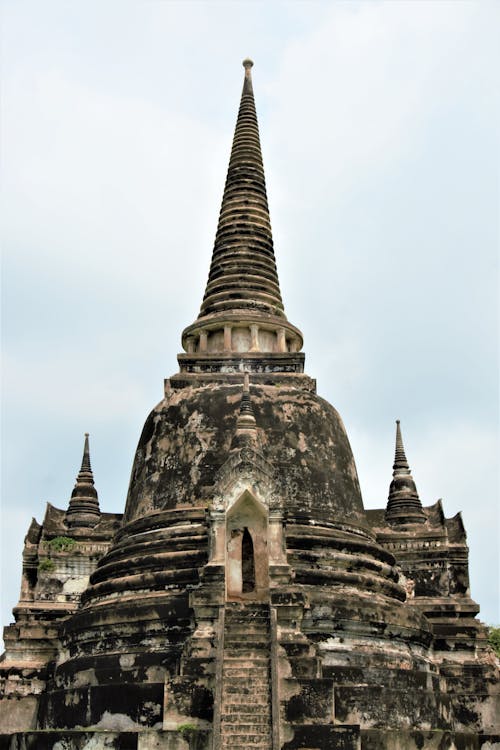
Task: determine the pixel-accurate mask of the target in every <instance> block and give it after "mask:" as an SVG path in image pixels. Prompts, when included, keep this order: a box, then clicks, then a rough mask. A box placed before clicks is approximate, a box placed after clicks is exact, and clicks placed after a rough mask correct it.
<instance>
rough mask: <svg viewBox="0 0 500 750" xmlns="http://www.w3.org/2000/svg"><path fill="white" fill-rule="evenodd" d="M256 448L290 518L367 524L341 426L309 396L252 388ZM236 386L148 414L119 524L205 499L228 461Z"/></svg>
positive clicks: (190, 393) (197, 391) (186, 397)
mask: <svg viewBox="0 0 500 750" xmlns="http://www.w3.org/2000/svg"><path fill="white" fill-rule="evenodd" d="M250 395H251V399H252V406H253V409H254V413H255V419H256V422H257V429H258V443H259V449H260V450H261V451H262V453H263V455H264V457H265V458H266V459H267V460H268V461H269V462H270V463H271V464H272V465H273V467H274V468H275V471H276V474H277V477H278V480H279V481H280V483H281V486H282V491H283V495H284V498H285V503H286V507H287V511H288V516H289V517H290V518H307V519H308V521H310V520H314V519H316V520H324V521H328V522H330V523H336V524H342V523H349V524H352V525H357V526H360V527H365V525H366V523H365V518H364V511H363V504H362V500H361V493H360V489H359V482H358V477H357V473H356V467H355V464H354V459H353V456H352V452H351V448H350V445H349V441H348V439H347V435H346V432H345V429H344V425H343V424H342V421H341V419H340V417H339V415H338V413H337V412H336V410H335V409H334V408H333V407H332V406H330V404H328V403H327V402H326V401H324V400H323V399H321V398H319V397H318V396H316V395H315V394H314V393H311V392H308V391H305V390H304V391H302V390H299V389H296V388H290V387H288V386H287V385H286V384H284V385H283V387H278V386H260V385H259V386H251V388H250ZM240 397H241V387H240V386H231V385H227V386H215V385H213V384H212V385H210V384H209V385H206V386H205V387H202V388H191V387H186V388H183V389H180V390H176V391H172V392H171V393H170V394H169V396H168V397H167V398H166V399H165V400H163V401H162V402H161V403H160V404H159V405H158V406H157V407H156V408H155V409H154V410H153V411H152V412H151V414H150V415H149V417H148V419H147V421H146V424H145V426H144V430H143V433H142V435H141V439H140V441H139V445H138V448H137V453H136V457H135V461H134V467H133V470H132V477H131V483H130V489H129V494H128V498H127V505H126V510H125V518H124V520H125V522H128V521H131V520H133V519H135V518H138V517H140V516H144V515H148V514H149V513H151V512H154V511H157V510H164V509H169V508H174V507H176V506H177V507H179V506H186V507H189V506H191V507H192V506H193V505H194V504H195V503H196V504H199V503H200V501H201V502H203V500H204V499H205V500H206V501H208V499H209V498H210V488H211V487H213V485H214V483H215V481H216V477H217V472H218V470H219V469H220V467H221V466H222V464H223V463H224V461H225V460H226V458H227V454H228V451H229V448H230V445H231V439H232V437H233V434H234V430H235V425H236V419H237V416H238V407H239V401H240Z"/></svg>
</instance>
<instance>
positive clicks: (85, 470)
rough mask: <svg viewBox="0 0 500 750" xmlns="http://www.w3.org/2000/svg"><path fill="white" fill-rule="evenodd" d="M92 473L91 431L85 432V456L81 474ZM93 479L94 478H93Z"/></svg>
mask: <svg viewBox="0 0 500 750" xmlns="http://www.w3.org/2000/svg"><path fill="white" fill-rule="evenodd" d="M82 473H85V474H92V466H91V465H90V449H89V433H88V432H86V433H85V443H84V446H83V458H82V466H81V469H80V474H82ZM92 479H93V478H92Z"/></svg>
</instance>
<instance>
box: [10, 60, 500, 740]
mask: <svg viewBox="0 0 500 750" xmlns="http://www.w3.org/2000/svg"><path fill="white" fill-rule="evenodd" d="M252 65H253V63H252V62H251V61H250V60H245V61H244V62H243V66H244V69H245V76H244V83H243V92H242V96H241V104H240V108H239V112H238V117H237V122H236V129H235V133H234V140H233V146H232V151H231V157H230V161H229V168H228V173H227V180H226V184H225V188H224V195H223V199H222V207H221V211H220V216H219V223H218V227H217V233H216V238H215V244H214V249H213V254H212V262H211V266H210V272H209V277H208V283H207V286H206V290H205V295H204V298H203V301H202V305H201V310H200V313H199V315H198V317H197V319H196V320H195V321H194V322H193V323H192V324H191V325H189V326H188V327H187V328H186V329H185V330H184V332H183V333H182V346H183V349H184V352H183V353H182V354H180V355H179V357H178V362H179V372H178V373H177V374H175V375H174V376H172V377H170V378H169V379H167V380H166V381H165V386H164V397H163V398H162V400H161V401H160V403H159V404H158V405H157V406H156V407H155V408H154V409H153V410H152V412H151V413H150V414H149V416H148V417H147V419H146V422H145V425H144V428H143V431H142V434H141V437H140V439H139V444H138V447H137V452H136V455H135V459H134V464H133V468H132V475H131V479H130V487H129V492H128V497H127V501H126V506H125V510H124V513H123V515H121V514H120V515H117V514H109V513H108V514H106V513H103V512H102V511H101V509H100V506H99V502H98V497H97V491H96V489H95V486H94V477H93V473H92V469H91V464H90V453H89V442H88V436H87V437H86V440H85V446H84V456H83V462H82V467H81V470H80V472H79V474H78V477H77V482H76V485H75V489H74V490H73V493H72V496H71V499H70V501H69V505H68V508H67V510H60V509H57V508H55V507H53V506H51V505H49V506H48V507H47V511H46V515H45V518H44V521H43V524H41V525H40V524H38V523H37V522H36V521H33V523H32V524H31V526H30V529H29V530H28V534H27V536H26V540H25V547H24V552H23V579H22V585H21V596H20V601H19V604H18V605H17V607H16V608H15V609H14V615H15V623H14V624H12V625H10V626H8V627H7V628H6V629H5V642H6V652H5V654H4V655H3V657H2V661H1V662H0V680H1V691H2V692H1V701H0V710H1V717H2V718H1V723H0V731H1V732H3V734H2V739H1V742H2V744H1V747H5V748H9V750H20V749H21V748H22V749H23V750H27V749H28V748H36V749H37V750H45V748H47V750H49V749H50V750H77V749H78V750H99V749H100V748H116V749H117V750H118V748H120V749H121V750H124V749H125V748H126V749H127V750H128V749H130V750H150V749H151V750H152V748H163V749H165V750H166V749H167V748H168V750H181V749H184V748H191V749H192V750H195V748H196V750H248V749H249V748H256V749H258V750H299V749H300V748H301V749H302V750H327V749H328V750H332V749H338V750H417V748H418V749H419V750H420V749H421V748H435V749H436V750H437V749H438V748H439V750H444V749H445V748H446V749H452V748H456V750H459V749H460V750H469V749H470V750H473V749H474V750H476V749H477V750H479V749H480V748H482V749H483V750H491V748H495V747H497V748H500V726H499V717H500V703H499V679H498V664H497V662H496V659H495V657H494V655H493V653H492V652H491V650H490V649H489V647H488V645H487V636H486V629H485V627H484V626H483V625H482V624H481V623H480V621H479V620H478V619H477V614H478V612H479V607H478V605H477V604H476V603H475V602H474V601H473V600H472V599H471V597H470V591H469V578H468V549H467V543H466V535H465V530H464V527H463V523H462V520H461V517H460V515H457V516H455V517H454V518H446V517H445V514H444V511H443V507H442V504H441V502H440V501H439V502H437V503H436V504H434V505H431V506H429V507H424V506H423V505H422V503H421V501H420V498H419V494H418V491H417V487H416V483H415V481H414V479H413V477H412V474H411V472H410V468H409V464H408V460H407V458H406V454H405V449H404V446H403V439H402V433H401V427H400V424H399V422H398V424H397V430H396V453H395V460H394V467H393V470H394V473H393V479H392V482H391V483H390V489H389V498H388V503H387V506H386V507H385V508H381V509H380V510H365V509H364V506H363V502H362V498H361V492H360V488H359V483H358V477H357V473H356V466H355V463H354V459H353V455H352V452H351V448H350V445H349V441H348V438H347V434H346V431H345V428H344V425H343V423H342V420H341V418H340V416H339V415H338V413H337V412H336V410H335V409H334V408H333V407H332V406H331V405H330V404H329V403H327V402H326V401H325V400H324V399H322V398H321V397H320V396H318V395H317V393H316V383H315V381H314V380H313V379H312V378H310V377H309V376H308V375H306V374H305V373H304V354H303V352H302V347H303V337H302V334H301V332H300V330H299V329H298V328H297V327H296V326H295V325H292V324H291V323H290V322H289V321H288V319H287V317H286V315H285V311H284V306H283V301H282V296H281V292H280V286H279V280H278V274H277V270H276V261H275V255H274V248H273V238H272V233H271V224H270V218H269V210H268V204H267V196H266V185H265V178H264V169H263V164H262V155H261V148H260V141H259V130H258V125H257V116H256V110H255V103H254V95H253V88H252V76H251V69H252Z"/></svg>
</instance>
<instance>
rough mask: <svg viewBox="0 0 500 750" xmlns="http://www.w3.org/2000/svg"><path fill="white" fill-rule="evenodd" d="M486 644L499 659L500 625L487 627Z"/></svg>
mask: <svg viewBox="0 0 500 750" xmlns="http://www.w3.org/2000/svg"><path fill="white" fill-rule="evenodd" d="M488 643H489V644H490V646H491V648H492V649H493V651H494V652H495V654H496V655H497V656H498V657H500V625H488Z"/></svg>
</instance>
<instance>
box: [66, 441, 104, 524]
mask: <svg viewBox="0 0 500 750" xmlns="http://www.w3.org/2000/svg"><path fill="white" fill-rule="evenodd" d="M100 518H101V511H100V508H99V499H98V495H97V490H96V488H95V487H94V475H93V473H92V466H91V464H90V449H89V433H88V432H86V433H85V442H84V446H83V458H82V465H81V468H80V471H79V472H78V476H77V478H76V484H75V486H74V488H73V492H72V493H71V499H70V501H69V506H68V510H67V511H66V523H67V525H68V526H69V527H70V528H79V527H90V528H92V527H93V526H96V524H98V523H99V520H100Z"/></svg>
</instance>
